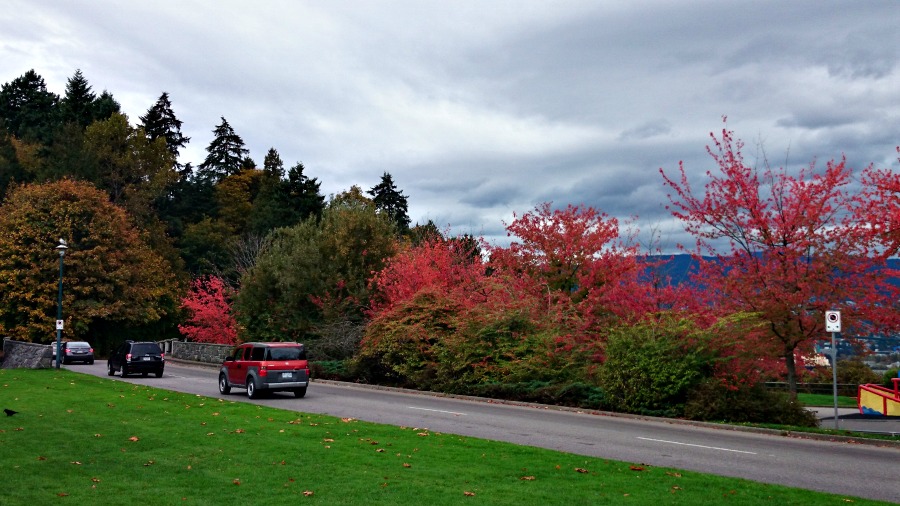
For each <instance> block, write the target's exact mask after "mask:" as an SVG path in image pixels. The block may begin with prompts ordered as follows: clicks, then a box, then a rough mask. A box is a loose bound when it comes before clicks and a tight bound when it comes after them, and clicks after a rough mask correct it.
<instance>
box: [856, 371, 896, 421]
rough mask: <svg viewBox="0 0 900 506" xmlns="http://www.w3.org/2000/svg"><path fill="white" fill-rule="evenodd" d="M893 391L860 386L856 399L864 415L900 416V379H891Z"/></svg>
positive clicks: (880, 387) (881, 387)
mask: <svg viewBox="0 0 900 506" xmlns="http://www.w3.org/2000/svg"><path fill="white" fill-rule="evenodd" d="M891 381H893V382H894V389H893V390H891V389H890V388H885V387H883V386H881V385H872V384H869V385H860V386H859V392H858V396H857V399H859V400H858V403H859V412H860V413H862V414H864V415H882V416H900V378H892V379H891Z"/></svg>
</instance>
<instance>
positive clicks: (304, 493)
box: [303, 490, 313, 497]
mask: <svg viewBox="0 0 900 506" xmlns="http://www.w3.org/2000/svg"><path fill="white" fill-rule="evenodd" d="M303 495H305V496H306V497H309V496H311V495H313V491H312V490H304V491H303Z"/></svg>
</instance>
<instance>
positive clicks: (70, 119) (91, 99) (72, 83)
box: [59, 69, 97, 129]
mask: <svg viewBox="0 0 900 506" xmlns="http://www.w3.org/2000/svg"><path fill="white" fill-rule="evenodd" d="M96 100H97V96H96V95H95V94H94V92H93V91H91V85H90V84H88V82H87V79H85V77H84V75H83V74H82V73H81V70H80V69H79V70H76V71H75V75H73V76H72V77H70V78H69V80H68V81H67V82H66V94H65V95H64V96H63V98H62V100H60V102H59V111H60V119H61V120H62V122H63V123H74V124H76V125H78V126H80V127H81V128H82V129H84V128H87V126H88V125H90V124H91V123H93V122H94V103H95V102H96Z"/></svg>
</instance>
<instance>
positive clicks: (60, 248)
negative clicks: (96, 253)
mask: <svg viewBox="0 0 900 506" xmlns="http://www.w3.org/2000/svg"><path fill="white" fill-rule="evenodd" d="M67 249H69V248H68V247H67V246H66V240H65V239H62V238H60V240H59V246H57V247H56V251H59V302H58V304H57V306H56V368H57V369H59V362H60V361H61V360H62V329H63V319H62V279H63V257H64V256H66V250H67Z"/></svg>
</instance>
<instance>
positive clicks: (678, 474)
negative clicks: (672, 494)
mask: <svg viewBox="0 0 900 506" xmlns="http://www.w3.org/2000/svg"><path fill="white" fill-rule="evenodd" d="M666 474H667V475H668V476H674V477H675V478H681V473H672V472H669V471H666Z"/></svg>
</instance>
